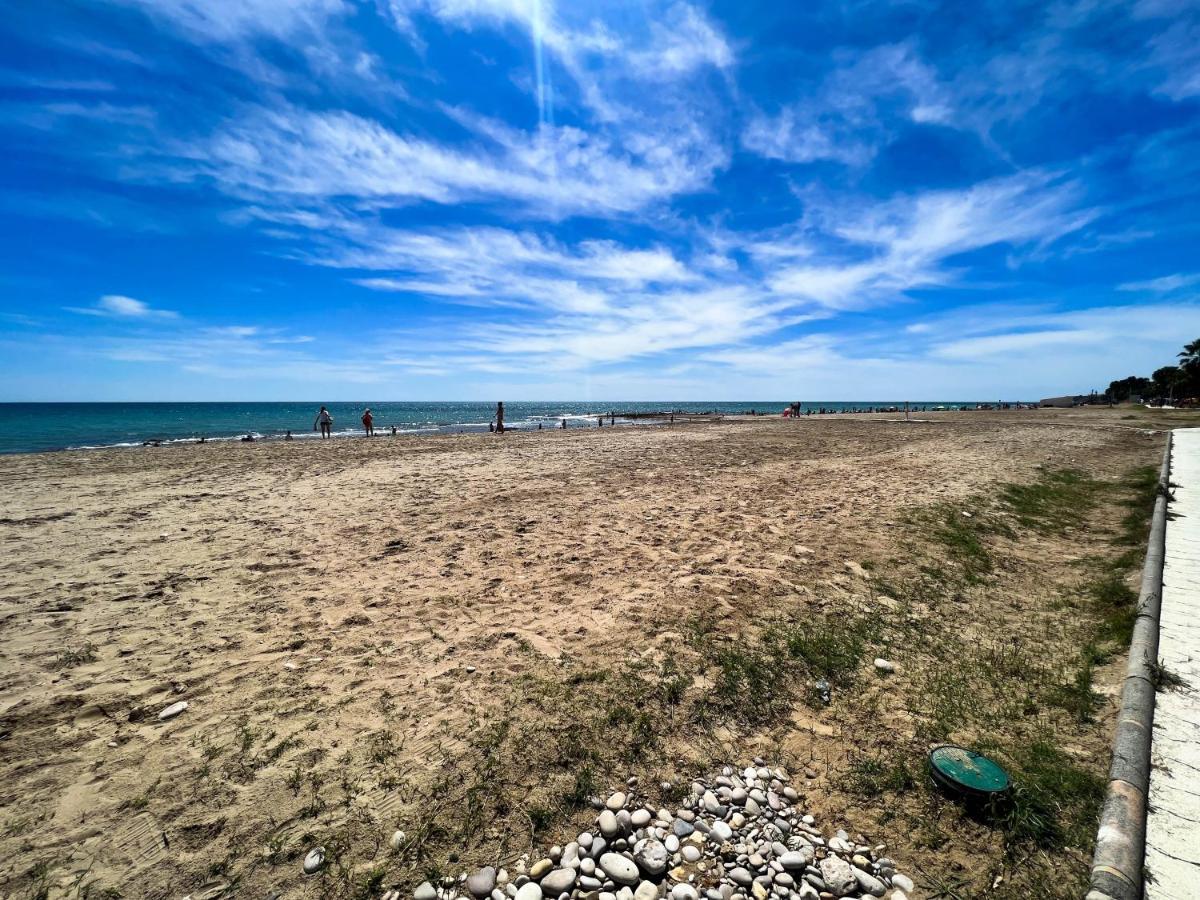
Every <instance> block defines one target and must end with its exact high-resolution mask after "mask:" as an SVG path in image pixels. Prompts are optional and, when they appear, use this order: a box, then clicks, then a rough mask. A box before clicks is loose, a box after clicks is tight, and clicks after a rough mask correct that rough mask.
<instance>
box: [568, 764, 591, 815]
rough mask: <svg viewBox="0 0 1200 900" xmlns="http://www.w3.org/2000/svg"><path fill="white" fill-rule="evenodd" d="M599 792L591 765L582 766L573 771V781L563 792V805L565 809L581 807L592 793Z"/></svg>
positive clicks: (586, 802)
mask: <svg viewBox="0 0 1200 900" xmlns="http://www.w3.org/2000/svg"><path fill="white" fill-rule="evenodd" d="M597 793H599V785H598V784H597V782H596V773H595V772H594V771H593V770H592V767H591V766H584V767H583V768H582V769H579V770H578V771H577V772H576V773H575V781H574V783H573V784H572V785H571V787H570V789H569V790H567V791H566V792H564V793H563V797H562V801H563V806H565V807H566V808H567V809H571V810H576V809H583V808H584V807H586V806H587V805H588V801H589V800H590V799H591V798H592V796H593V795H595V794H597Z"/></svg>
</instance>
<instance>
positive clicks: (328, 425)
mask: <svg viewBox="0 0 1200 900" xmlns="http://www.w3.org/2000/svg"><path fill="white" fill-rule="evenodd" d="M318 425H320V426H321V439H322V440H324V439H325V438H327V437H329V436H330V433H331V432H332V431H333V416H331V415H330V414H329V410H327V409H326V408H325V407H323V406H322V407H321V411H320V412H319V413H317V418H316V421H314V422H313V431H316V430H317V426H318Z"/></svg>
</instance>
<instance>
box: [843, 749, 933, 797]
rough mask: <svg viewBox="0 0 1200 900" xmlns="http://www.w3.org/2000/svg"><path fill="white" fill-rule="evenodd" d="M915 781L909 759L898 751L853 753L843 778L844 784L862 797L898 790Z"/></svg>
mask: <svg viewBox="0 0 1200 900" xmlns="http://www.w3.org/2000/svg"><path fill="white" fill-rule="evenodd" d="M916 784H917V781H916V778H915V777H914V776H913V773H912V770H911V769H910V768H909V765H908V762H907V761H906V760H905V759H904V757H903V756H900V755H899V754H897V755H893V756H887V755H884V754H881V753H880V754H876V755H873V756H866V755H862V756H856V757H855V758H854V759H852V760H851V761H850V765H849V767H848V768H847V770H846V773H845V775H844V776H843V779H842V785H843V787H844V788H845V789H846V790H847V791H849V792H850V793H852V794H857V795H859V796H861V797H878V796H880V795H882V794H887V793H900V792H901V791H907V790H911V789H912V788H914V787H916Z"/></svg>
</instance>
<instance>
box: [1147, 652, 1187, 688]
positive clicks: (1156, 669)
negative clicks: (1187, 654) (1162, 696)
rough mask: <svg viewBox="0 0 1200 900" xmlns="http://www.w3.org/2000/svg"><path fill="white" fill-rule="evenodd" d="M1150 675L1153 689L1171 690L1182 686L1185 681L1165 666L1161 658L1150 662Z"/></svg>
mask: <svg viewBox="0 0 1200 900" xmlns="http://www.w3.org/2000/svg"><path fill="white" fill-rule="evenodd" d="M1150 677H1151V679H1152V680H1153V681H1154V690H1156V691H1173V690H1175V689H1177V688H1181V687H1183V686H1184V685H1185V684H1186V683H1187V682H1185V681H1184V680H1183V679H1182V678H1180V677H1179V676H1178V675H1177V674H1176V673H1174V672H1172V671H1171V670H1170V669H1168V668H1167V665H1166V663H1164V662H1163V661H1162V660H1161V659H1160V660H1159V661H1158V662H1156V663H1151V664H1150Z"/></svg>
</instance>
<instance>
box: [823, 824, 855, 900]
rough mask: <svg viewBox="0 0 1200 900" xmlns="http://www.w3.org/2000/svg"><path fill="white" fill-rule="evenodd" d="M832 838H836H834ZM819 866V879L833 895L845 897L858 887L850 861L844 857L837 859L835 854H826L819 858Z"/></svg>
mask: <svg viewBox="0 0 1200 900" xmlns="http://www.w3.org/2000/svg"><path fill="white" fill-rule="evenodd" d="M834 840H837V839H836V838H834ZM830 843H832V841H831V842H830ZM819 868H820V869H821V880H822V881H823V882H825V887H826V888H827V889H828V890H829V891H830V892H831V893H832V894H833V895H834V896H835V897H845V896H846V895H847V894H848V893H850V892H851V891H852V890H854V889H855V888H856V887H858V879H857V878H855V877H854V871H853V869H851V868H850V863H848V862H846V861H845V860H844V859H839V858H838V857H836V856H827V857H825V858H824V859H823V860H821V865H820V867H819Z"/></svg>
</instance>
